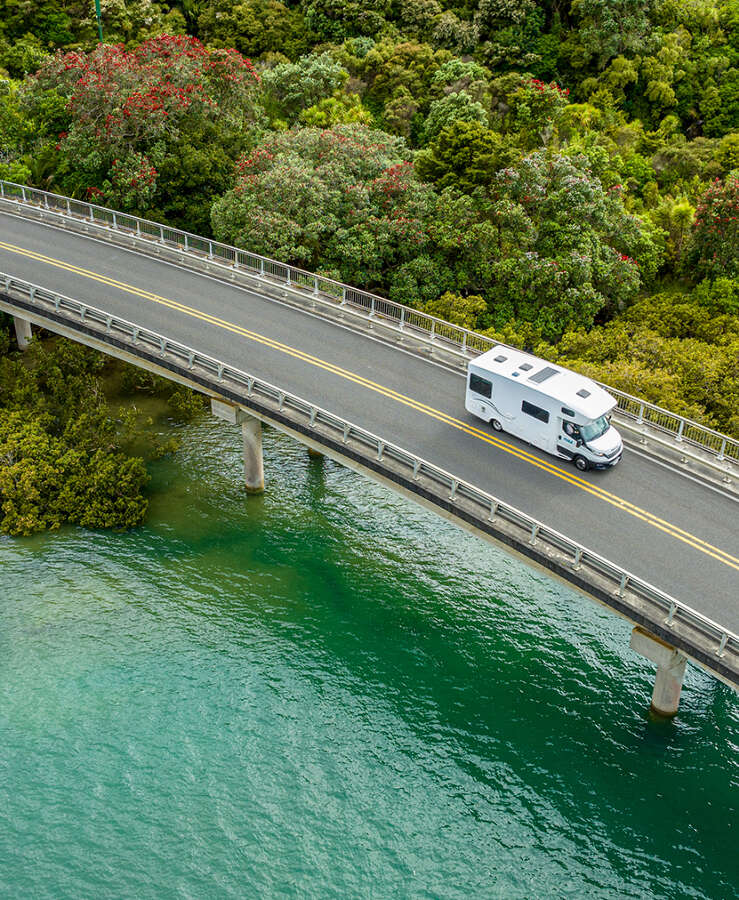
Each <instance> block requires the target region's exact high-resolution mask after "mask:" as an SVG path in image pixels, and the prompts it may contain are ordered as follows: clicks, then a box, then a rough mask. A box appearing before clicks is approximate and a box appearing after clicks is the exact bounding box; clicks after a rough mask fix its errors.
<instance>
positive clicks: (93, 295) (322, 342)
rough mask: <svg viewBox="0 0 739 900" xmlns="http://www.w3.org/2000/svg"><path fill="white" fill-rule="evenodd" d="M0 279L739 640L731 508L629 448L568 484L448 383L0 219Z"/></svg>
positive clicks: (251, 305) (243, 300) (78, 241)
mask: <svg viewBox="0 0 739 900" xmlns="http://www.w3.org/2000/svg"><path fill="white" fill-rule="evenodd" d="M0 270H2V271H5V272H8V273H11V274H13V275H15V276H17V277H19V278H22V279H26V280H28V281H32V282H35V283H38V284H41V285H44V286H46V287H50V288H53V289H54V290H57V291H59V292H60V293H65V294H69V295H70V296H73V297H76V298H78V299H80V300H83V301H86V302H88V303H90V304H91V305H94V306H97V307H99V308H102V309H107V310H109V311H110V312H111V313H114V314H116V315H120V316H122V317H124V318H127V319H129V320H131V321H135V322H136V323H138V324H140V325H142V326H145V327H148V328H151V329H153V330H155V331H159V332H162V333H164V334H167V335H168V336H170V337H171V338H173V339H176V340H179V341H182V342H183V343H186V344H188V345H190V346H193V347H197V348H198V350H200V351H202V352H203V353H208V354H211V355H212V356H214V357H216V358H218V359H221V360H223V361H224V362H227V363H230V364H232V365H234V366H238V367H239V368H241V369H244V370H246V371H249V372H251V373H253V374H255V375H257V376H259V377H262V378H265V379H267V380H269V381H271V382H273V383H275V384H279V385H280V386H281V387H284V388H285V389H286V390H289V391H292V392H294V393H296V394H299V395H300V396H302V397H304V398H305V399H307V400H310V401H311V402H314V403H316V404H318V405H320V406H322V407H324V408H327V409H331V410H332V411H334V412H336V413H337V414H338V415H341V416H343V417H345V418H347V419H350V420H352V421H354V422H356V423H357V424H359V425H362V426H363V427H365V428H368V429H370V430H372V431H374V432H376V433H378V434H381V435H383V436H386V437H387V438H388V439H391V440H393V441H394V442H395V443H397V444H399V445H400V446H404V447H406V448H407V449H408V450H411V451H414V452H416V453H418V454H419V455H422V456H424V457H425V458H426V459H428V460H429V461H430V462H433V463H435V464H436V465H438V466H440V467H442V468H444V469H446V470H448V471H451V472H454V473H455V475H459V476H460V478H463V479H465V480H467V481H469V482H471V483H473V484H476V485H478V486H480V487H481V488H483V489H485V490H487V491H490V492H491V493H493V494H495V495H497V496H499V497H501V498H502V499H504V500H505V501H506V502H509V503H511V504H513V505H515V506H517V507H518V508H520V509H521V510H523V511H525V512H527V513H529V514H530V515H532V516H534V517H535V518H537V519H539V520H541V521H543V522H546V523H548V524H550V525H552V526H553V527H555V528H557V529H558V530H559V531H562V532H564V533H566V534H568V535H569V536H570V537H572V538H573V539H575V540H577V541H579V542H581V543H583V544H584V545H586V546H588V547H590V548H591V549H592V550H594V551H596V552H598V553H600V554H602V555H603V556H605V557H607V558H608V559H611V560H612V561H613V562H615V563H618V564H620V565H622V566H624V567H625V568H627V569H629V570H631V571H632V572H634V574H636V575H638V576H641V577H642V578H645V579H646V580H648V581H651V582H652V583H653V584H655V585H656V586H658V587H660V588H662V589H663V590H665V591H667V592H668V593H670V594H672V595H674V596H675V597H676V598H678V599H680V600H683V601H684V602H686V603H688V604H689V605H691V606H692V607H693V608H695V609H697V610H698V611H700V612H702V613H704V614H705V615H707V616H709V617H710V618H712V619H714V620H715V621H717V622H719V623H721V624H722V625H724V626H726V627H728V628H729V629H731V630H733V631H734V632H737V631H739V604H738V603H737V599H738V597H739V528H737V522H738V521H739V516H737V513H738V512H739V507H738V506H737V501H736V499H734V498H732V497H729V496H727V495H725V494H723V493H721V492H717V491H715V490H712V489H710V488H708V487H706V486H704V485H702V484H699V483H697V482H695V481H692V480H690V479H689V478H686V477H685V476H684V475H681V474H678V473H676V472H673V471H671V470H669V469H667V468H665V467H663V466H661V465H659V464H658V463H657V462H655V461H653V460H650V459H646V458H643V457H641V456H640V455H637V454H636V453H634V452H630V451H629V449H628V448H627V450H626V452H625V453H624V458H623V461H622V463H621V464H620V465H619V466H618V467H617V468H616V469H614V470H612V471H608V472H587V473H585V474H580V473H577V472H576V471H575V470H574V468H573V467H571V466H569V465H567V464H566V463H565V462H564V461H559V460H556V459H555V458H554V457H550V456H548V455H547V454H544V453H541V452H539V451H538V450H535V449H533V448H531V447H529V446H528V445H526V444H524V443H522V442H520V441H518V440H516V439H514V438H511V437H507V436H505V435H503V436H502V437H501V436H499V435H497V434H494V433H493V432H492V431H491V430H490V429H489V428H488V427H487V426H485V425H484V423H482V422H480V421H479V420H475V419H473V418H472V417H471V416H469V415H468V414H467V413H466V412H465V410H464V382H463V379H462V377H461V376H460V375H459V374H456V373H453V372H450V371H449V370H447V369H445V368H444V367H442V366H439V365H437V364H435V363H433V362H430V361H427V360H424V359H421V358H419V357H418V356H416V355H413V354H409V353H402V352H399V351H398V350H397V349H396V348H392V347H389V346H386V345H384V344H383V343H381V342H378V341H373V340H371V339H369V338H367V337H365V336H363V335H360V334H357V333H355V332H353V331H351V330H349V329H346V328H341V327H340V326H337V325H335V324H332V323H330V322H327V321H326V320H324V319H321V318H318V317H314V316H311V315H309V314H306V313H302V312H299V311H297V310H295V309H292V308H290V307H286V306H282V305H280V304H277V303H275V302H274V301H272V300H267V299H265V298H262V297H260V296H258V295H257V294H255V293H253V292H249V291H245V290H243V289H241V288H237V287H233V286H230V285H227V284H223V283H221V282H219V281H216V280H214V279H212V278H209V277H207V276H204V275H198V274H196V273H193V272H191V271H186V270H183V269H179V268H177V267H176V266H173V265H170V264H168V263H164V262H161V261H158V260H155V259H151V258H149V257H147V256H145V255H142V254H138V253H134V252H131V251H126V250H123V249H120V248H117V247H115V246H112V245H110V244H107V243H105V242H103V241H99V240H95V239H94V238H91V237H90V238H86V237H83V236H81V235H79V234H72V233H67V232H64V231H62V230H59V229H55V228H51V227H49V226H48V225H42V224H39V223H34V222H31V221H27V220H24V219H19V218H16V217H13V216H10V215H7V214H4V213H0ZM112 282H115V283H112Z"/></svg>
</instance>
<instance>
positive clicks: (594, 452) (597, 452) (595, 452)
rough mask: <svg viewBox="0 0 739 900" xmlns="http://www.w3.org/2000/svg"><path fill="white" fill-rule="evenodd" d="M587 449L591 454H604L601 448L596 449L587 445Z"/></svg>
mask: <svg viewBox="0 0 739 900" xmlns="http://www.w3.org/2000/svg"><path fill="white" fill-rule="evenodd" d="M588 450H590V452H591V453H592V454H593V456H605V453H603V452H602V451H601V450H596V449H595V448H594V447H588Z"/></svg>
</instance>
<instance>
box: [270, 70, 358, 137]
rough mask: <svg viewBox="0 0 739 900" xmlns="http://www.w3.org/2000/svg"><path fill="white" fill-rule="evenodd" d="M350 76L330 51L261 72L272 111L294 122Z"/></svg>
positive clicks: (332, 92)
mask: <svg viewBox="0 0 739 900" xmlns="http://www.w3.org/2000/svg"><path fill="white" fill-rule="evenodd" d="M348 77H349V73H348V72H346V71H345V69H343V68H342V66H341V65H340V64H339V63H338V62H336V61H335V60H334V58H333V57H332V56H331V54H330V53H322V54H320V55H319V56H304V57H301V58H300V59H299V60H298V61H297V62H295V63H281V64H280V65H277V66H275V67H274V68H273V69H268V70H267V71H266V72H264V73H263V75H262V87H263V90H264V92H265V94H266V101H267V108H268V110H269V111H270V112H271V113H272V114H273V115H275V116H280V117H282V118H285V119H287V120H288V121H289V122H292V121H294V120H295V119H297V117H298V114H299V113H300V112H301V110H304V109H306V108H308V107H311V106H314V105H315V104H317V103H318V102H319V101H320V100H323V99H325V98H327V97H330V96H332V95H333V94H334V92H335V91H336V90H337V89H338V88H340V87H341V86H342V85H343V84H344V82H345V81H346V80H347V78H348Z"/></svg>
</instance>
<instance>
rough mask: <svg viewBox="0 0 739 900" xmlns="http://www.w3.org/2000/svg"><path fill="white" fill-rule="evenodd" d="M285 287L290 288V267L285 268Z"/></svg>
mask: <svg viewBox="0 0 739 900" xmlns="http://www.w3.org/2000/svg"><path fill="white" fill-rule="evenodd" d="M286 281H287V286H288V287H290V283H291V282H290V266H287V279H286Z"/></svg>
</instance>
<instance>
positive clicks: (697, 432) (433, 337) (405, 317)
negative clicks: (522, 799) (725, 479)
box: [0, 180, 739, 464]
mask: <svg viewBox="0 0 739 900" xmlns="http://www.w3.org/2000/svg"><path fill="white" fill-rule="evenodd" d="M0 198H3V199H7V200H13V201H16V202H19V203H23V204H27V205H29V206H34V207H37V208H38V207H40V208H43V209H46V210H50V211H54V212H57V213H61V214H62V215H66V216H69V217H73V218H75V219H77V220H84V221H86V222H90V223H91V224H94V225H99V226H105V227H106V228H111V229H113V230H116V231H121V232H124V233H125V234H128V235H135V236H137V237H141V238H145V239H148V240H152V241H154V242H156V243H158V244H162V245H166V246H171V247H176V248H178V249H179V250H181V251H182V252H184V253H187V254H192V255H193V256H196V257H199V258H201V259H207V260H210V261H213V262H216V263H221V264H223V265H226V266H230V267H232V268H233V269H235V270H241V271H243V272H245V273H248V274H250V275H253V276H257V277H259V278H263V279H266V280H269V281H273V282H276V283H279V284H281V285H284V286H285V287H287V288H289V289H291V290H293V291H296V292H304V293H305V294H308V295H311V296H313V297H315V298H320V299H322V300H324V301H326V300H327V301H330V302H333V303H335V304H336V305H338V306H345V307H350V308H351V309H352V310H354V311H357V312H361V313H363V314H364V315H366V316H367V317H368V318H371V319H374V320H377V321H381V322H382V323H383V324H384V325H385V326H388V327H392V328H395V329H398V330H399V331H404V332H409V333H412V334H416V335H419V336H422V337H423V338H424V339H427V340H429V341H431V342H434V343H436V344H437V345H438V346H440V347H444V349H446V350H447V351H448V352H451V353H456V354H459V355H460V356H462V357H464V358H472V357H474V356H476V355H478V354H480V353H484V352H485V351H486V350H489V349H490V348H491V347H493V346H495V345H496V344H497V343H499V342H497V341H494V340H493V339H492V338H490V337H487V336H485V335H482V334H478V333H477V332H474V331H470V330H469V329H467V328H462V327H461V326H459V325H453V324H452V323H451V322H446V321H444V320H443V319H439V318H437V317H436V316H431V315H429V314H428V313H424V312H421V311H420V310H417V309H413V308H412V307H410V306H405V305H404V304H402V303H397V302H395V301H393V300H388V299H386V298H385V297H380V296H378V295H377V294H373V293H371V292H369V291H363V290H360V289H359V288H355V287H351V286H350V285H347V284H344V283H343V282H340V281H336V280H334V279H332V278H327V277H325V276H323V275H320V274H316V273H314V272H308V271H306V270H304V269H299V268H297V267H296V266H291V265H288V264H287V263H282V262H278V261H277V260H274V259H269V258H268V257H266V256H260V255H259V254H257V253H250V252H249V251H247V250H242V249H239V248H237V247H232V246H230V245H229V244H224V243H221V242H220V241H214V240H211V239H209V238H205V237H200V236H198V235H195V234H191V233H190V232H187V231H182V230H180V229H178V228H170V227H169V226H168V225H162V224H160V223H158V222H151V221H149V220H147V219H140V218H138V217H137V216H131V215H128V214H127V213H122V212H117V211H115V210H111V209H108V208H106V207H103V206H97V205H96V204H94V203H88V202H86V201H83V200H74V199H72V198H70V197H63V196H61V195H59V194H52V193H49V192H47V191H41V190H38V189H36V188H30V187H26V186H25V185H21V184H15V183H13V182H8V181H2V180H0ZM599 384H600V385H601V387H603V388H605V390H607V391H608V392H609V393H611V394H612V395H613V396H614V397H615V398H616V400H617V403H618V411H619V414H620V415H621V416H622V417H623V418H625V419H629V420H631V421H632V422H634V423H635V424H636V425H640V426H641V425H644V426H647V427H649V428H650V429H652V430H654V431H655V432H657V433H659V434H661V435H663V436H664V437H666V438H668V439H672V440H673V441H674V442H675V443H676V444H678V445H681V444H682V445H683V446H686V445H688V446H692V447H695V448H698V449H700V450H701V451H703V452H704V453H706V454H707V455H708V456H709V457H711V458H713V459H715V460H716V461H717V462H718V463H720V464H725V463H731V464H739V440H736V439H735V438H732V437H730V436H728V435H725V434H721V433H720V432H718V431H715V430H713V429H711V428H708V427H707V426H705V425H702V424H701V423H700V422H696V421H694V420H693V419H688V418H686V417H685V416H681V415H678V414H677V413H673V412H670V411H669V410H666V409H663V408H662V407H660V406H657V405H656V404H654V403H649V402H648V401H646V400H642V399H640V398H639V397H633V396H632V395H631V394H627V393H626V392H624V391H621V390H618V389H617V388H613V387H610V386H609V385H607V384H603V383H600V382H599Z"/></svg>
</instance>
